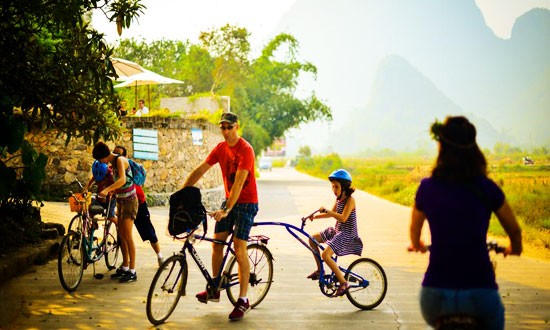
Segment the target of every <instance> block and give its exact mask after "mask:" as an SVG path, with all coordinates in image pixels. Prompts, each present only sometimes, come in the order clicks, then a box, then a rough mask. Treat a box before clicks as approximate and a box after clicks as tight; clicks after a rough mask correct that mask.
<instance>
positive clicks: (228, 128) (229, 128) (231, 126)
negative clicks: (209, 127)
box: [220, 125, 233, 131]
mask: <svg viewBox="0 0 550 330" xmlns="http://www.w3.org/2000/svg"><path fill="white" fill-rule="evenodd" d="M220 129H221V130H222V131H225V130H228V131H230V130H232V129H233V125H227V126H220Z"/></svg>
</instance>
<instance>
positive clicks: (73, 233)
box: [57, 192, 121, 292]
mask: <svg viewBox="0 0 550 330" xmlns="http://www.w3.org/2000/svg"><path fill="white" fill-rule="evenodd" d="M89 194H90V193H89V192H86V193H83V194H82V197H83V198H82V199H81V198H80V197H79V196H77V195H76V194H71V197H70V198H74V201H75V203H77V204H78V205H79V206H80V207H79V211H78V213H77V215H76V216H75V217H73V219H72V220H71V223H70V224H69V230H68V231H67V235H65V237H63V240H62V241H61V246H60V248H59V255H58V259H57V270H58V274H59V280H60V282H61V286H63V288H64V289H65V290H66V291H68V292H72V291H74V290H76V289H77V288H78V286H79V285H80V282H81V281H82V275H83V273H84V269H86V268H87V267H88V265H89V264H93V265H94V278H95V279H102V278H103V274H97V273H96V272H95V263H96V262H97V261H99V260H100V259H101V258H102V257H103V256H105V264H106V265H107V269H109V270H112V269H115V268H116V267H117V264H119V263H120V261H121V260H119V256H120V246H119V243H118V241H117V237H118V236H117V231H116V224H114V223H113V222H111V221H110V220H109V219H108V218H107V215H108V214H109V208H108V209H107V212H105V209H104V208H103V207H102V206H100V205H90V206H89V205H88V204H89V202H88V196H90V195H89ZM109 207H110V204H109ZM103 214H105V215H104V216H103V217H102V218H95V216H97V215H103ZM98 222H103V236H102V240H101V242H100V241H99V238H98V237H96V236H94V234H95V231H96V230H98V229H99V225H98Z"/></svg>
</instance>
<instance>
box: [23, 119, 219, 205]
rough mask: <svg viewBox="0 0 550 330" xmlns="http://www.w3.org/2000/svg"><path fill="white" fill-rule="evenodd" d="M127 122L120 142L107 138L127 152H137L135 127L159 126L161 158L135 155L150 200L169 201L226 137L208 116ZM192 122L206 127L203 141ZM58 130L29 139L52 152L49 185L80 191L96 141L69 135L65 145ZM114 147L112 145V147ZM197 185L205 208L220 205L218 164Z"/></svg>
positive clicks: (49, 188) (60, 190) (47, 187)
mask: <svg viewBox="0 0 550 330" xmlns="http://www.w3.org/2000/svg"><path fill="white" fill-rule="evenodd" d="M122 122H123V126H124V127H125V128H126V129H125V130H124V132H123V134H122V136H121V138H120V139H119V140H118V141H116V142H107V144H108V145H109V147H111V148H114V146H115V145H116V144H121V145H123V146H125V147H126V148H127V150H128V155H129V156H130V157H132V155H133V147H132V145H133V143H132V128H143V129H154V130H157V131H158V141H159V159H158V161H155V160H143V159H136V161H137V162H139V163H141V164H142V165H143V166H144V167H145V170H146V172H147V179H146V181H145V185H144V188H145V191H146V193H147V195H148V196H147V199H148V204H150V205H163V204H166V203H167V201H168V198H169V196H170V194H171V193H173V192H175V191H177V190H179V189H180V188H181V187H182V185H183V183H184V181H185V179H186V178H187V176H188V174H189V173H190V172H191V171H192V170H193V169H194V168H195V167H196V166H197V165H199V164H200V163H201V162H202V161H204V160H205V159H206V157H207V156H208V153H209V152H210V150H211V149H212V148H213V147H214V146H215V145H216V144H218V143H219V142H221V141H223V137H222V135H221V133H220V131H219V129H217V126H215V125H212V124H210V123H208V122H204V121H195V120H185V119H180V118H160V117H125V118H123V119H122ZM191 128H199V129H202V131H203V145H202V146H197V145H193V143H192V138H191ZM56 134H57V132H55V131H50V132H46V133H43V132H36V131H35V132H29V133H27V136H26V138H27V140H28V141H29V142H30V143H31V144H32V145H33V146H34V147H35V148H36V150H37V151H39V152H44V153H45V154H46V155H47V156H48V157H49V158H48V165H47V167H46V171H47V178H46V181H45V183H44V188H45V190H47V191H49V192H55V193H68V191H70V190H72V191H73V192H77V191H80V190H81V189H80V188H79V187H78V184H77V183H76V182H75V180H77V179H78V180H79V181H80V182H81V183H82V184H85V183H86V182H87V180H88V179H89V177H90V176H91V165H92V163H93V158H92V149H93V146H90V145H86V144H85V143H84V142H83V141H82V140H74V139H73V140H71V142H70V143H69V144H68V145H67V146H65V136H60V137H59V138H56ZM111 150H112V149H111ZM197 186H198V187H199V188H201V190H202V191H203V200H204V204H205V206H206V208H207V209H211V208H213V207H215V206H219V204H220V203H221V200H222V199H223V197H224V191H223V181H222V176H221V171H220V169H219V166H214V167H213V168H212V169H210V170H209V171H208V172H207V173H206V175H205V176H204V177H203V178H202V179H201V180H199V182H198V184H197Z"/></svg>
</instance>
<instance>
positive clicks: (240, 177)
mask: <svg viewBox="0 0 550 330" xmlns="http://www.w3.org/2000/svg"><path fill="white" fill-rule="evenodd" d="M247 177H248V170H244V169H243V170H237V173H235V182H233V186H232V187H231V191H230V192H229V198H228V199H227V202H226V203H225V207H226V208H227V212H225V211H224V210H218V211H216V212H213V213H212V217H214V219H216V221H220V220H221V219H223V218H225V217H226V216H227V215H228V214H229V212H230V211H231V209H232V208H233V206H235V204H236V203H237V200H239V196H240V195H241V191H242V190H243V185H244V182H245V181H246V178H247Z"/></svg>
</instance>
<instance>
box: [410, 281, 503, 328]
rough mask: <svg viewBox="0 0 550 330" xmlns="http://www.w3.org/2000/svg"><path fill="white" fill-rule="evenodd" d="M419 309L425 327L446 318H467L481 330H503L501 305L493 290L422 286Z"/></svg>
mask: <svg viewBox="0 0 550 330" xmlns="http://www.w3.org/2000/svg"><path fill="white" fill-rule="evenodd" d="M420 309H421V310H422V316H423V317H424V320H425V321H426V323H428V325H430V326H432V327H434V326H435V323H436V322H437V321H438V320H439V319H440V318H441V317H443V316H446V315H467V316H472V317H474V318H476V320H478V321H479V322H480V326H481V327H480V328H481V329H488V330H489V329H491V330H493V329H494V330H497V329H498V330H502V329H504V306H503V305H502V300H500V295H499V294H498V290H496V289H484V288H479V289H462V290H455V289H441V288H432V287H422V289H421V290H420Z"/></svg>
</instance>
